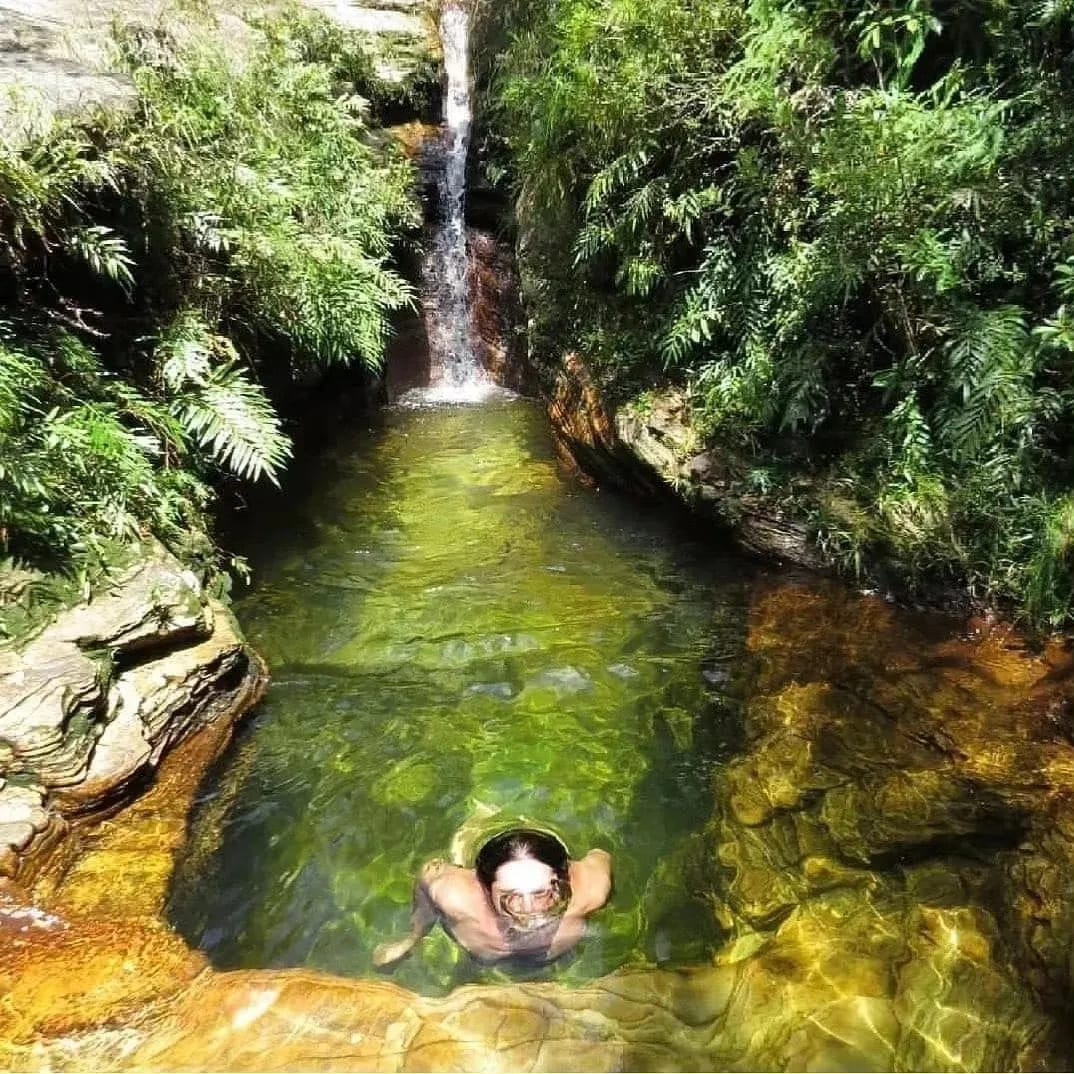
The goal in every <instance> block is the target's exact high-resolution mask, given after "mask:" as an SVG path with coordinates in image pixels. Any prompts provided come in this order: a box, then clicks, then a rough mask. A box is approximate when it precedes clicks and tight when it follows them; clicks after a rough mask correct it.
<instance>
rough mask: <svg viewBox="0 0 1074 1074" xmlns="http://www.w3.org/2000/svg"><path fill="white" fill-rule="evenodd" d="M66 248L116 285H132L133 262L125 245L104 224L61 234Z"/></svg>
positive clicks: (73, 229) (74, 229)
mask: <svg viewBox="0 0 1074 1074" xmlns="http://www.w3.org/2000/svg"><path fill="white" fill-rule="evenodd" d="M62 239H63V242H64V244H65V245H66V246H67V248H68V249H69V250H70V251H71V252H72V253H73V254H74V255H75V256H76V257H78V258H79V259H80V260H82V261H84V262H85V263H86V264H87V265H88V266H89V267H90V268H91V269H92V270H93V271H94V272H96V273H98V274H100V275H101V276H107V277H108V278H109V279H110V280H115V281H116V283H121V284H132V283H134V275H133V273H132V272H131V267H132V266H133V265H134V261H133V259H132V258H131V256H130V251H129V250H128V248H127V244H126V242H125V241H124V240H123V239H121V238H120V237H119V236H118V235H117V234H116V233H115V232H114V231H113V230H112V229H111V228H109V227H105V226H104V225H103V224H93V225H89V226H86V227H79V228H71V229H69V230H68V231H66V232H65V233H64V234H63V235H62Z"/></svg>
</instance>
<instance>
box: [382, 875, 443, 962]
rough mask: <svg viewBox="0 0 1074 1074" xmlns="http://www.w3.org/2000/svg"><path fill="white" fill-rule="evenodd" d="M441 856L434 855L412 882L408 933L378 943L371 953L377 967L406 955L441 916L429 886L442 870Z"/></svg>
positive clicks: (396, 960) (397, 960) (399, 959)
mask: <svg viewBox="0 0 1074 1074" xmlns="http://www.w3.org/2000/svg"><path fill="white" fill-rule="evenodd" d="M445 868H446V866H445V864H444V862H443V860H442V859H440V858H436V859H434V860H433V861H430V862H426V864H425V865H423V866H422V870H421V874H420V876H419V877H418V879H417V880H416V881H415V883H414V900H413V908H412V909H411V911H410V932H409V933H407V935H406V936H404V937H403V938H402V939H401V940H392V941H389V942H388V943H382V944H380V945H379V946H378V947H377V949H376V950H375V951H374V952H373V965H374V966H377V967H378V968H383V967H386V966H392V965H394V964H395V963H396V962H400V961H401V960H402V959H404V958H406V956H407V955H409V954H410V952H411V951H413V950H414V947H415V946H416V945H417V943H418V941H419V940H421V939H422V937H423V936H425V935H426V934H427V933H428V931H429V930H430V929H431V928H432V927H433V925H435V924H436V922H437V920H438V919H439V917H440V911H439V910H438V909H437V906H436V902H435V901H434V899H433V896H432V891H431V887H432V884H433V882H434V881H435V880H437V879H438V878H439V877H440V876H441V875H443V872H444V870H445Z"/></svg>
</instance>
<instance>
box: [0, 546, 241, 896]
mask: <svg viewBox="0 0 1074 1074" xmlns="http://www.w3.org/2000/svg"><path fill="white" fill-rule="evenodd" d="M261 678H262V672H261V670H260V666H259V665H258V664H257V662H256V660H254V659H253V658H252V656H251V654H250V653H249V652H248V650H247V649H246V648H245V646H244V644H243V642H242V640H241V638H240V637H239V635H238V634H237V631H236V628H235V624H234V621H233V620H232V618H231V615H230V613H229V612H228V611H227V610H226V609H224V608H223V607H221V606H219V605H215V604H214V603H213V602H211V601H209V600H207V599H206V598H205V596H204V595H203V594H202V592H201V587H200V585H199V583H198V581H197V579H196V578H195V577H194V576H193V575H192V574H191V573H190V572H188V571H186V570H184V569H183V568H182V567H181V566H180V565H179V563H178V562H177V561H176V560H174V558H172V557H171V556H170V555H168V553H166V552H165V551H164V550H163V549H162V548H160V547H152V548H150V549H148V550H147V554H146V555H145V556H144V557H143V558H141V559H139V560H138V561H136V562H135V563H134V564H133V565H132V566H131V567H130V568H129V569H128V570H126V571H125V572H123V573H122V574H121V575H120V576H119V577H118V578H117V579H116V581H115V582H114V584H113V585H111V586H110V588H109V589H108V590H107V591H105V592H103V593H101V594H98V595H96V596H95V597H94V599H92V600H91V601H90V602H88V603H84V604H80V605H78V606H76V607H74V608H71V609H69V610H68V611H66V612H64V613H62V614H60V615H59V616H58V617H57V619H56V620H55V621H54V622H52V623H51V624H49V625H48V626H47V627H45V629H43V630H42V631H41V632H40V633H38V634H37V635H36V636H34V637H33V638H31V639H30V640H29V641H28V642H26V643H25V644H24V645H23V646H22V647H9V648H8V649H6V650H5V651H4V652H3V653H2V655H0V771H2V772H3V773H4V778H5V779H7V783H6V785H4V786H3V788H2V789H0V872H2V873H4V874H6V875H8V876H14V875H16V874H18V873H19V871H20V869H21V868H22V864H23V862H24V860H27V859H28V858H29V857H33V856H38V857H40V856H41V855H42V854H43V853H44V852H45V851H46V850H47V849H48V848H50V847H52V846H54V845H56V844H57V843H58V841H59V840H60V839H61V838H62V836H63V833H64V832H65V831H66V824H65V822H64V820H63V818H62V816H61V812H66V813H71V812H77V811H93V810H95V809H100V808H105V807H108V806H110V805H111V804H113V803H114V802H115V801H116V800H117V799H118V798H119V797H121V796H122V795H123V794H124V793H126V791H127V789H128V787H129V786H130V785H131V783H132V781H133V780H134V779H135V777H137V776H139V775H141V774H142V773H144V772H145V771H146V770H147V769H149V768H151V767H152V766H155V765H156V764H157V763H158V762H159V760H160V758H161V756H162V754H163V753H164V752H165V751H166V750H167V749H168V748H169V747H171V746H172V745H173V744H174V743H176V742H177V741H179V740H181V739H182V738H184V737H185V736H186V735H188V734H189V733H190V732H191V731H192V730H194V729H195V728H197V727H199V726H202V725H204V724H205V723H206V722H209V721H211V720H213V719H215V718H217V717H218V716H219V715H221V714H222V713H224V712H227V711H231V710H233V709H235V707H236V706H238V705H239V704H240V702H241V699H242V698H243V697H244V696H246V695H248V694H249V692H250V685H251V683H257V682H260V681H261ZM13 776H17V777H18V779H17V781H16V782H14V783H13V782H11V777H13Z"/></svg>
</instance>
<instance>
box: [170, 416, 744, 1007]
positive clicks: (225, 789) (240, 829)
mask: <svg viewBox="0 0 1074 1074" xmlns="http://www.w3.org/2000/svg"><path fill="white" fill-rule="evenodd" d="M707 542H708V543H707V544H701V543H699V541H698V540H697V539H693V538H691V537H689V536H687V535H685V534H683V533H682V532H675V531H674V530H673V529H671V528H669V525H668V524H667V523H666V522H661V521H660V520H659V519H658V518H657V517H656V510H655V509H648V508H646V507H643V506H639V504H638V503H636V502H634V501H628V500H623V499H619V498H617V497H615V496H612V495H610V494H607V493H602V492H595V491H592V490H587V489H584V488H581V487H579V486H578V485H577V484H576V483H575V482H574V481H573V480H572V479H571V478H570V477H569V476H567V475H565V474H563V473H562V472H561V471H560V469H559V468H558V466H557V463H556V462H555V459H554V455H553V450H552V444H551V440H550V435H549V431H548V429H547V424H546V421H545V419H544V416H543V414H542V413H541V412H540V411H539V410H538V409H537V408H536V407H534V406H532V405H531V404H528V403H521V402H518V403H499V404H493V405H486V406H482V407H473V408H457V409H426V410H400V411H395V412H389V413H387V414H386V415H384V416H383V418H382V419H379V424H378V427H377V428H376V429H373V430H369V429H364V428H363V429H361V430H356V431H354V432H353V433H350V434H348V435H346V436H344V437H343V438H342V439H341V440H340V441H339V442H337V443H336V444H335V445H334V446H333V447H332V448H331V449H330V450H328V451H327V452H324V453H323V454H322V455H321V456H320V457H319V458H318V459H317V460H316V462H315V463H311V464H309V465H307V466H306V468H305V469H304V470H302V471H298V472H296V473H295V474H294V475H293V476H292V478H291V479H290V482H289V485H288V486H287V487H286V488H285V490H284V493H283V495H281V496H280V497H279V499H278V500H277V501H276V502H275V503H274V504H270V505H268V506H267V508H265V509H264V510H262V511H260V512H258V513H255V514H254V516H253V517H252V518H251V520H250V524H249V526H248V527H247V533H246V536H245V538H244V544H245V548H244V549H243V551H244V552H246V553H247V554H248V556H249V558H250V560H251V564H252V566H253V568H254V571H255V579H256V582H255V584H254V586H253V587H252V589H251V590H250V591H249V592H248V594H247V595H245V596H244V597H243V598H242V599H241V600H240V601H239V602H238V605H237V612H238V616H239V619H240V622H241V624H242V626H243V628H244V630H245V631H246V633H247V635H248V637H249V639H250V641H251V642H252V643H253V644H254V645H255V646H256V647H257V648H258V650H259V651H260V652H261V653H263V654H264V655H265V657H266V658H267V659H268V661H269V664H270V667H271V669H272V677H273V681H272V686H271V689H270V691H269V695H268V699H267V701H266V702H265V703H264V705H263V706H262V707H261V708H260V710H259V711H258V712H257V713H256V714H255V715H254V716H253V718H252V719H251V720H250V721H249V723H248V724H247V725H246V726H245V727H244V729H243V731H242V732H241V733H240V735H239V736H238V738H237V739H236V741H235V743H234V745H233V747H232V748H231V749H230V751H229V752H228V753H227V754H226V755H225V756H224V757H223V758H222V759H221V761H220V762H219V763H218V765H217V766H216V768H215V770H214V771H213V772H212V773H211V774H210V777H209V779H208V780H207V783H206V786H205V788H204V790H203V793H202V794H201V796H200V798H199V802H198V805H197V808H196V812H195V817H194V824H193V833H192V838H191V840H190V843H189V846H188V848H187V851H186V854H185V857H184V858H183V860H182V862H181V863H180V866H179V869H178V871H177V875H176V880H175V884H174V888H173V892H172V897H171V902H170V908H169V909H170V916H171V919H172V921H173V922H174V923H175V924H176V925H177V926H178V927H179V929H180V930H181V931H182V932H183V934H184V935H185V936H186V937H187V938H188V939H189V940H190V941H191V942H192V943H194V944H196V945H197V946H200V947H201V948H203V949H205V950H206V951H208V952H209V954H210V957H211V958H212V960H213V962H214V964H216V965H218V966H220V967H226V968H231V967H268V966H309V967H316V968H318V969H323V970H327V971H330V972H333V973H340V974H346V975H351V976H372V975H375V973H376V971H375V970H374V969H373V968H372V965H371V961H370V959H371V953H372V951H373V948H374V947H375V946H376V945H377V944H378V943H380V942H381V941H383V940H385V939H388V938H391V937H393V936H395V935H397V934H399V933H401V932H403V931H404V930H405V928H406V925H407V921H408V917H409V906H410V894H411V886H412V880H413V877H414V875H415V873H416V872H417V870H418V868H419V867H420V865H421V863H422V862H423V861H425V860H426V859H428V858H429V857H432V856H436V855H442V854H447V853H450V851H451V848H452V845H453V840H455V847H456V850H457V851H459V852H461V853H463V854H465V851H466V840H465V839H456V835H457V833H459V832H460V830H462V831H463V832H464V833H465V832H471V833H474V832H488V831H490V830H495V829H496V828H499V827H503V826H504V825H505V824H506V823H509V822H510V821H513V820H515V819H516V818H526V819H530V820H532V821H535V822H537V823H539V824H540V825H542V826H546V827H551V828H553V829H554V830H555V831H557V832H558V833H559V834H560V835H561V836H562V837H563V839H564V840H565V841H566V842H567V845H568V846H569V847H570V849H571V851H572V853H573V854H575V855H576V856H580V855H581V854H583V853H585V852H586V851H587V850H588V849H589V848H590V847H593V846H600V847H603V848H605V849H606V850H608V851H610V852H611V853H612V855H613V857H614V868H615V891H614V895H613V898H612V900H611V902H610V904H609V905H608V906H607V907H606V908H605V909H604V910H602V911H601V912H600V913H599V914H597V915H596V916H595V917H594V918H593V919H592V921H591V928H590V933H589V935H588V936H587V938H586V939H585V941H584V942H583V943H582V945H581V946H580V948H579V949H578V951H577V952H576V953H575V954H574V955H573V956H572V957H568V958H566V959H563V960H561V961H560V962H559V963H557V964H556V965H554V966H551V967H543V968H540V969H533V968H530V969H525V968H522V967H508V968H506V969H504V968H494V969H490V968H488V967H482V966H480V965H478V964H477V963H475V962H474V961H473V960H471V959H470V958H469V957H468V956H467V955H465V954H464V953H462V952H460V951H459V950H458V949H457V948H456V947H455V946H454V945H453V944H452V942H451V941H450V940H449V939H448V937H447V936H446V935H445V934H444V933H443V932H442V931H441V930H439V929H436V930H434V932H433V934H432V935H431V936H430V937H429V938H428V939H427V940H426V941H425V944H424V945H423V947H422V948H421V949H420V950H419V952H417V953H416V954H415V955H414V956H412V957H411V958H410V959H409V960H408V961H407V962H405V963H404V964H402V965H401V966H400V967H398V969H397V970H396V971H395V972H394V974H393V975H392V977H393V979H394V980H396V981H398V982H399V983H400V984H402V985H405V986H407V987H409V988H413V989H416V990H419V991H422V992H425V993H430V994H436V993H442V992H444V991H446V990H448V989H450V988H452V987H454V986H456V985H458V984H461V983H464V982H469V981H477V980H486V981H487V980H502V979H504V977H505V976H512V977H520V976H521V977H535V976H536V977H541V978H553V979H558V980H561V981H564V982H566V983H568V984H574V983H580V982H582V981H585V980H589V979H591V978H592V977H594V976H596V975H598V974H602V973H605V972H607V971H609V970H611V969H613V968H615V967H618V966H622V965H624V964H628V963H656V964H679V963H688V962H689V963H692V962H697V961H699V960H703V959H704V958H705V957H706V955H707V954H708V953H709V952H710V951H711V950H712V949H713V948H714V947H715V945H716V944H717V942H718V940H719V936H718V935H717V934H716V931H715V926H714V925H713V924H712V918H713V915H712V913H711V909H709V908H707V907H706V906H705V905H704V904H703V903H702V902H701V901H700V899H699V898H698V897H697V895H696V894H695V893H696V892H698V891H699V890H700V889H701V887H702V883H701V881H700V880H698V881H695V880H694V862H695V860H696V859H697V857H698V852H699V849H700V847H699V841H700V838H701V833H702V831H703V828H704V825H705V823H706V821H707V820H708V819H709V817H710V816H711V812H712V797H711V789H710V787H711V774H712V771H713V766H716V765H719V764H721V762H722V760H723V759H724V758H725V757H727V756H728V755H729V754H730V753H731V752H732V751H733V750H734V748H735V746H736V744H737V741H738V737H739V734H740V724H741V716H740V705H739V702H738V698H737V696H736V694H737V685H736V684H737V681H738V679H739V678H740V673H739V669H740V667H741V656H742V649H743V645H744V633H745V601H746V587H747V585H748V582H749V569H748V568H747V567H746V566H745V565H744V564H743V563H742V562H741V561H738V560H735V559H734V558H733V557H731V556H730V555H728V556H727V557H726V558H721V554H720V549H719V548H714V547H713V538H711V537H710V538H707ZM482 818H483V819H482ZM467 864H469V862H467Z"/></svg>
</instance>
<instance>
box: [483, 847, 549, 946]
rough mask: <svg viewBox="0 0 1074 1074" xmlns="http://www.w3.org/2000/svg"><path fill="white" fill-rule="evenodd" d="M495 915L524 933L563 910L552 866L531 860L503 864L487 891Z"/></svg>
mask: <svg viewBox="0 0 1074 1074" xmlns="http://www.w3.org/2000/svg"><path fill="white" fill-rule="evenodd" d="M489 893H490V895H491V897H492V905H493V908H494V909H495V911H496V912H497V913H498V914H499V915H500V916H501V917H503V918H505V919H507V921H508V923H510V924H513V925H516V926H517V927H519V928H523V929H535V928H540V927H541V926H543V925H546V924H548V923H549V922H550V921H552V920H554V919H555V918H558V917H559V916H560V914H562V912H563V910H564V909H565V905H564V904H565V901H566V900H565V899H564V898H563V894H564V893H563V890H562V885H561V883H560V880H559V877H557V876H556V874H555V873H554V872H553V871H552V868H551V866H548V865H546V864H545V863H544V862H543V861H536V860H534V859H533V858H518V859H516V860H515V861H505V862H504V863H503V865H501V866H500V867H499V869H497V870H496V877H495V879H494V880H493V882H492V888H491V889H490V892H489Z"/></svg>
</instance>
